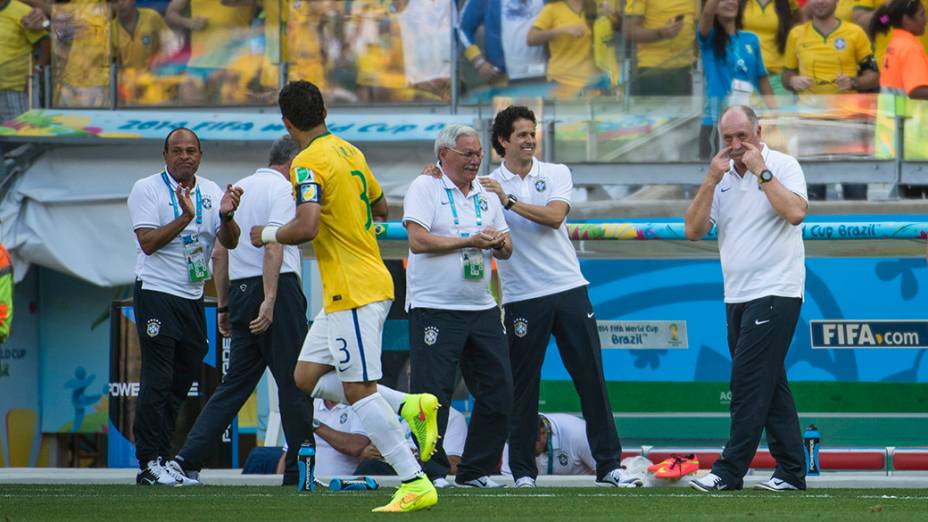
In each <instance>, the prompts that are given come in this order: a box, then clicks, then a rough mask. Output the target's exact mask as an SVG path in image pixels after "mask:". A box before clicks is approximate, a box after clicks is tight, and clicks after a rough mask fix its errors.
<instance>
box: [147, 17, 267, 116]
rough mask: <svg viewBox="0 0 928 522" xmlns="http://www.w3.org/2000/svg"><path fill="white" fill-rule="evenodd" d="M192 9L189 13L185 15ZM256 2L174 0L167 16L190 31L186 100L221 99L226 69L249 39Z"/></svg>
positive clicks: (175, 25) (183, 90)
mask: <svg viewBox="0 0 928 522" xmlns="http://www.w3.org/2000/svg"><path fill="white" fill-rule="evenodd" d="M185 12H189V16H187V15H185V14H184V13H185ZM254 14H255V8H254V5H253V4H248V3H243V4H242V5H226V4H225V3H223V2H222V1H221V0H171V3H170V4H168V8H167V11H166V12H165V15H164V19H165V21H166V22H167V23H168V25H169V26H171V27H173V28H175V29H179V30H186V31H189V32H190V60H189V61H188V62H187V69H186V71H185V72H186V78H185V82H184V84H183V85H182V86H181V90H180V97H181V99H182V100H183V101H184V102H186V103H205V102H220V103H221V100H220V99H219V98H220V97H219V96H218V93H220V92H221V89H222V81H223V78H224V76H225V74H224V73H225V70H226V69H227V68H228V67H229V66H230V65H231V64H232V62H233V60H234V59H235V58H236V51H237V50H238V49H239V48H240V47H241V45H242V43H244V42H247V41H248V37H249V36H250V33H251V27H250V26H251V20H252V18H254Z"/></svg>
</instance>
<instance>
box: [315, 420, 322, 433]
mask: <svg viewBox="0 0 928 522" xmlns="http://www.w3.org/2000/svg"><path fill="white" fill-rule="evenodd" d="M319 426H322V421H321V420H319V419H313V431H316V430H318V429H319Z"/></svg>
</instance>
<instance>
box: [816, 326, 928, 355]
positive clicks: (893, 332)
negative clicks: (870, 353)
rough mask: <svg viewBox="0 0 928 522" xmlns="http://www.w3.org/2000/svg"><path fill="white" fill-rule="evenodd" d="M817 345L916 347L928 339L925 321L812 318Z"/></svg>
mask: <svg viewBox="0 0 928 522" xmlns="http://www.w3.org/2000/svg"><path fill="white" fill-rule="evenodd" d="M810 328H811V329H812V345H813V347H817V348H877V347H882V348H916V347H921V346H923V340H928V336H926V335H925V334H926V332H928V324H926V322H925V321H867V322H862V321H854V322H852V321H811V324H810Z"/></svg>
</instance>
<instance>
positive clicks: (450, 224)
mask: <svg viewBox="0 0 928 522" xmlns="http://www.w3.org/2000/svg"><path fill="white" fill-rule="evenodd" d="M435 155H436V156H437V157H438V166H439V168H440V169H441V171H442V175H441V177H440V178H434V177H432V176H419V177H418V178H416V179H415V180H414V181H413V182H412V184H411V185H410V186H409V191H408V192H407V193H406V198H405V199H404V200H403V225H404V226H405V227H406V230H407V232H408V234H409V267H408V268H407V270H406V310H407V311H408V312H409V344H410V354H409V362H410V366H411V375H410V387H411V389H412V391H413V392H414V393H420V392H428V393H433V394H435V395H436V396H437V397H438V400H439V402H440V403H441V405H442V406H441V408H440V409H439V411H438V427H439V433H440V434H442V435H443V434H444V432H445V429H446V427H447V425H448V407H449V406H450V404H451V393H452V391H453V388H454V378H455V374H456V372H457V368H458V364H460V367H461V373H462V375H463V376H464V382H465V383H466V384H467V388H468V389H469V390H470V391H471V393H472V394H473V395H474V399H475V403H474V410H473V413H472V414H471V420H470V427H469V429H468V432H467V442H466V444H465V446H464V455H462V457H461V463H460V464H459V465H458V469H457V476H456V477H455V481H456V482H457V483H458V484H459V485H464V486H474V487H492V486H495V485H496V484H495V483H493V482H491V481H490V480H489V475H492V474H494V473H495V471H496V469H497V465H498V463H499V456H500V454H501V452H502V450H503V445H504V444H505V443H506V437H507V435H508V432H509V415H510V412H511V410H512V372H511V370H510V368H509V353H508V351H509V350H508V348H507V346H506V336H505V334H504V332H503V325H502V324H501V322H500V311H499V308H498V307H497V305H496V300H495V299H494V298H493V295H492V294H491V293H490V289H489V282H490V274H491V272H492V263H493V261H492V257H496V258H497V259H506V258H508V257H509V256H510V255H511V254H512V244H511V242H510V238H509V232H508V231H509V227H507V226H506V221H505V219H504V218H503V208H502V206H501V205H500V204H499V201H498V200H497V198H496V197H494V196H493V194H490V193H488V192H486V191H485V190H483V188H482V187H481V186H480V184H479V183H477V182H476V181H475V178H476V177H477V170H478V169H479V168H480V160H481V159H482V158H483V149H482V148H481V145H480V139H479V137H478V135H477V132H476V131H475V130H474V129H472V128H470V127H467V126H464V125H449V126H447V127H445V128H444V129H442V130H441V132H439V133H438V137H437V138H436V140H435ZM491 256H492V257H491ZM440 442H441V441H440V439H439V444H438V445H436V452H435V456H434V457H433V458H432V460H433V461H435V462H436V464H441V465H443V467H444V468H445V469H447V468H448V458H447V456H446V455H445V452H444V449H443V448H442V445H441V443H440ZM445 473H447V471H445Z"/></svg>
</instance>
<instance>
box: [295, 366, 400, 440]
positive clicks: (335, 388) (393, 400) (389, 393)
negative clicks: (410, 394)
mask: <svg viewBox="0 0 928 522" xmlns="http://www.w3.org/2000/svg"><path fill="white" fill-rule="evenodd" d="M377 391H378V392H379V393H380V395H381V396H382V397H383V398H384V400H386V401H387V404H389V405H390V408H392V409H393V413H394V414H396V415H399V413H400V408H402V407H403V401H405V400H406V394H405V393H403V392H398V391H396V390H394V389H393V388H387V387H386V386H384V385H382V384H378V385H377ZM312 396H313V398H316V399H325V400H327V401H332V402H337V403H339V404H348V399H347V398H346V397H345V388H344V387H343V386H342V381H341V380H340V379H339V378H338V374H337V373H335V372H329V373H327V374H325V375H323V376H322V377H320V378H319V381H318V382H316V387H315V388H314V389H313V393H312ZM378 449H379V448H378Z"/></svg>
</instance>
